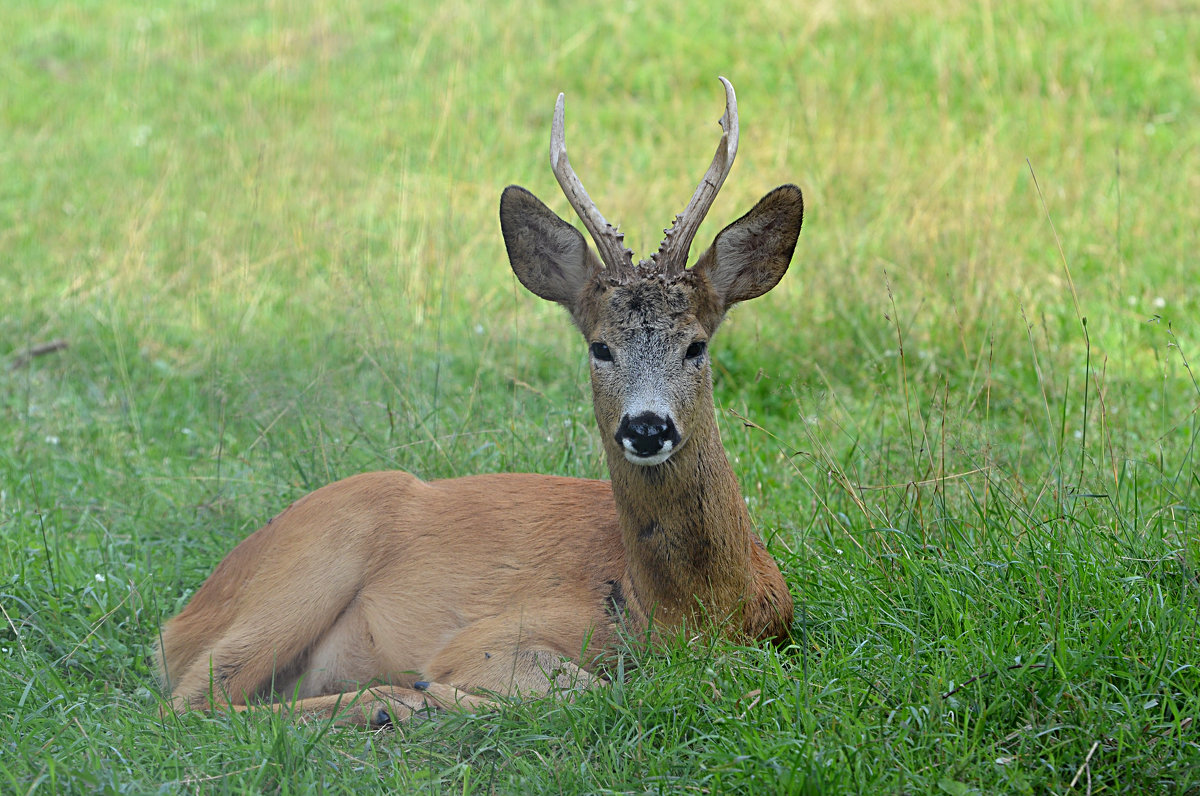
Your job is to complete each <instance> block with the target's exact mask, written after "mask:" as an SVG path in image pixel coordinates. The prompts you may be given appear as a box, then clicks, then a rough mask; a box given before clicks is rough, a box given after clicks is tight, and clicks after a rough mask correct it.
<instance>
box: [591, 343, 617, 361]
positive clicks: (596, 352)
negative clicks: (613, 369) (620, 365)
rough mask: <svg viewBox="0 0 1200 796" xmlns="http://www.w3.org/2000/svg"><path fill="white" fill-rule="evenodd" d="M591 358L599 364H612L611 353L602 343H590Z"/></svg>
mask: <svg viewBox="0 0 1200 796" xmlns="http://www.w3.org/2000/svg"><path fill="white" fill-rule="evenodd" d="M591 348H592V356H593V357H595V358H596V359H597V360H599V361H601V362H612V351H609V350H608V346H606V345H605V344H604V343H600V342H596V343H592V346H591Z"/></svg>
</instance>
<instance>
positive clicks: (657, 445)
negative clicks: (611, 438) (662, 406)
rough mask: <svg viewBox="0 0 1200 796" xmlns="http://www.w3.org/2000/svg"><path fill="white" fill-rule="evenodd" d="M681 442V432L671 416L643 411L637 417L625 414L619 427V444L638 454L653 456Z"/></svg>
mask: <svg viewBox="0 0 1200 796" xmlns="http://www.w3.org/2000/svg"><path fill="white" fill-rule="evenodd" d="M667 443H670V444H671V445H672V446H674V445H677V444H678V443H679V432H678V431H676V430H675V422H674V421H673V420H671V418H669V417H663V416H662V415H656V414H654V413H653V412H642V413H641V414H640V415H637V416H636V417H630V416H629V415H625V417H623V418H621V425H620V426H619V427H618V428H617V444H618V445H620V446H621V447H622V448H624V449H625V450H627V451H630V452H632V453H634V454H635V455H637V456H653V455H655V454H656V453H659V452H661V451H662V449H663V448H664V447H667Z"/></svg>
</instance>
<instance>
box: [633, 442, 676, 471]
mask: <svg viewBox="0 0 1200 796" xmlns="http://www.w3.org/2000/svg"><path fill="white" fill-rule="evenodd" d="M622 447H623V448H624V449H625V461H627V462H629V463H630V464H636V465H639V466H641V467H653V466H654V465H656V464H662V463H663V462H665V461H666V460H667V459H669V458H671V454H672V453H674V452H675V446H674V445H673V444H671V443H670V442H668V443H666V444H665V445H663V449H662V450H660V451H659V452H658V453H655V454H652V455H650V456H638V455H637V453H635V452H634V451H633V444H632V443H630V442H625V443H624V445H623V446H622Z"/></svg>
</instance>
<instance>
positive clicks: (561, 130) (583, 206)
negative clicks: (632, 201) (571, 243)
mask: <svg viewBox="0 0 1200 796" xmlns="http://www.w3.org/2000/svg"><path fill="white" fill-rule="evenodd" d="M565 117H566V112H565V110H564V99H563V95H562V94H561V93H560V94H559V95H558V102H556V103H554V124H553V126H552V127H551V129H550V168H551V169H553V170H554V176H555V178H557V179H558V184H559V185H560V186H561V187H562V190H563V193H564V194H566V197H567V201H568V202H570V203H571V207H573V208H575V212H576V213H577V214H578V215H579V218H580V220H581V221H583V225H584V226H585V227H587V230H588V232H590V233H591V234H592V240H593V241H595V242H596V248H597V249H598V250H599V252H600V259H601V260H602V261H603V262H604V265H605V266H606V267H608V268H610V269H613V270H623V269H625V268H633V252H632V251H630V250H629V249H627V248H626V247H625V235H624V234H623V233H621V232H617V230H616V228H615V227H614V226H613V225H612V224H609V223H608V222H607V221H605V220H604V216H602V215H600V211H599V210H597V209H596V204H595V202H593V201H592V198H591V197H590V196H588V192H587V191H585V190H584V188H583V183H582V182H580V181H579V177H578V176H576V174H575V170H574V169H573V168H571V161H570V159H569V158H568V157H567V134H566V124H565V121H564V120H565Z"/></svg>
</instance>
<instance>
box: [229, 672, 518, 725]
mask: <svg viewBox="0 0 1200 796" xmlns="http://www.w3.org/2000/svg"><path fill="white" fill-rule="evenodd" d="M420 685H421V687H420V688H400V687H396V686H390V685H374V686H371V687H369V688H366V689H363V690H362V691H347V692H345V693H341V694H324V695H322V696H315V697H306V698H305V699H297V700H295V701H294V702H275V703H272V704H270V705H231V704H227V705H221V706H219V707H222V708H226V709H229V710H233V711H234V712H237V713H244V712H246V711H256V710H273V711H276V712H287V713H289V714H290V715H292V716H294V717H295V718H296V720H297V721H300V722H301V723H308V722H323V721H329V720H331V719H332V720H334V721H336V722H337V723H338V724H343V725H348V726H355V727H387V726H390V725H393V724H401V723H403V722H406V721H409V720H411V719H413V718H420V717H422V716H429V715H430V714H432V713H433V712H434V711H436V710H459V711H464V712H474V711H476V710H479V709H480V708H484V707H488V706H490V705H494V704H495V703H494V702H492V700H490V699H487V698H486V697H480V696H475V695H474V694H468V693H466V692H465V691H460V690H459V689H457V688H454V687H453V686H448V685H445V684H443V683H424V682H423V683H421V684H420Z"/></svg>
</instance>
